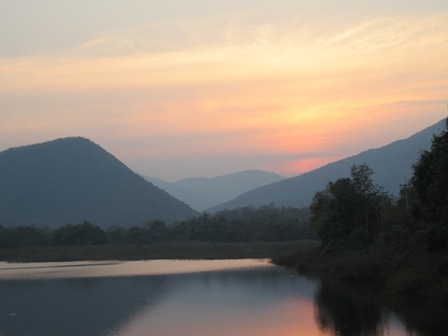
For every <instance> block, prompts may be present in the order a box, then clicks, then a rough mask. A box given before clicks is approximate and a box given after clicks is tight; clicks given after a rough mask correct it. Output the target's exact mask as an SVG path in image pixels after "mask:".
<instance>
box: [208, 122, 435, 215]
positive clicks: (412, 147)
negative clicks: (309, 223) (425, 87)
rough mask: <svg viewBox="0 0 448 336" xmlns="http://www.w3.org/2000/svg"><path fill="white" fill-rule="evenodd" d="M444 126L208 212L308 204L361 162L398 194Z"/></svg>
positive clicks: (432, 128)
mask: <svg viewBox="0 0 448 336" xmlns="http://www.w3.org/2000/svg"><path fill="white" fill-rule="evenodd" d="M443 126H444V121H440V122H439V123H437V124H435V125H433V126H431V127H428V128H426V129H424V130H423V131H421V132H419V133H417V134H415V135H413V136H411V137H409V138H407V139H405V140H399V141H396V142H393V143H391V144H389V145H387V146H384V147H381V148H378V149H370V150H367V151H365V152H362V153H360V154H358V155H355V156H352V157H349V158H346V159H343V160H340V161H337V162H334V163H330V164H328V165H326V166H324V167H321V168H318V169H315V170H313V171H310V172H308V173H305V174H302V175H299V176H296V177H292V178H289V179H285V180H283V181H280V182H277V183H273V184H269V185H267V186H264V187H260V188H256V189H254V190H251V191H249V192H247V193H245V194H242V195H240V196H238V197H237V198H235V199H233V200H231V201H229V202H226V203H223V204H220V205H218V206H216V207H213V208H210V209H208V210H207V211H208V212H215V211H219V210H223V209H231V208H238V207H243V206H261V205H265V204H271V203H273V204H275V205H278V206H294V207H307V206H309V205H310V204H311V201H312V199H313V196H314V194H315V193H316V192H317V191H320V190H322V189H324V188H325V187H326V185H327V183H328V182H329V181H335V180H337V179H339V178H342V177H348V176H350V168H351V167H352V166H353V165H357V164H362V163H367V164H368V165H369V166H370V167H371V168H373V170H374V172H375V173H374V176H373V180H374V181H375V182H376V183H379V184H380V185H382V186H383V187H384V188H385V190H386V191H389V192H390V193H392V194H398V192H399V190H400V184H403V183H405V182H406V181H407V180H408V179H409V178H410V177H411V176H412V173H413V171H412V166H413V164H414V163H415V162H416V161H417V159H418V158H419V156H420V153H421V152H422V151H423V150H427V149H429V148H430V146H431V139H432V137H433V135H434V134H437V133H439V132H440V131H441V130H442V129H443Z"/></svg>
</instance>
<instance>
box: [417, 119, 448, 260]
mask: <svg viewBox="0 0 448 336" xmlns="http://www.w3.org/2000/svg"><path fill="white" fill-rule="evenodd" d="M411 183H412V185H413V187H414V188H415V190H416V192H417V202H416V203H414V211H413V213H414V215H415V216H416V217H417V218H418V219H420V220H422V221H423V222H424V228H423V231H422V232H423V233H424V236H425V243H426V247H427V249H428V250H430V251H442V250H445V251H446V250H447V246H448V118H447V119H446V121H445V127H444V130H442V132H441V133H440V134H438V135H435V136H434V137H433V139H432V143H431V148H430V150H429V151H425V152H423V153H422V155H421V156H420V158H419V160H418V161H417V163H416V164H415V165H414V176H413V177H412V180H411Z"/></svg>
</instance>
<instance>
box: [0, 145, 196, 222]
mask: <svg viewBox="0 0 448 336" xmlns="http://www.w3.org/2000/svg"><path fill="white" fill-rule="evenodd" d="M195 214H196V212H195V211H194V210H193V209H191V208H190V207H189V206H187V205H186V204H184V203H182V202H181V201H179V200H177V199H175V198H174V197H172V196H171V195H169V194H168V193H166V192H165V191H163V190H161V189H159V188H157V187H155V186H154V185H152V184H151V183H149V182H147V181H145V180H144V179H143V178H142V177H141V176H139V175H137V174H136V173H134V172H132V171H131V170H130V169H129V168H128V167H126V166H125V165H124V164H123V163H121V162H120V161H119V160H117V159H116V158H115V157H114V156H112V155H111V154H109V153H108V152H106V151H105V150H104V149H102V148H101V147H100V146H98V145H96V144H94V143H93V142H92V141H90V140H88V139H84V138H80V137H73V138H64V139H58V140H54V141H50V142H45V143H41V144H36V145H31V146H24V147H19V148H12V149H9V150H6V151H4V152H1V153H0V223H3V224H4V225H44V226H49V227H54V226H60V225H64V224H68V223H72V224H77V223H81V222H83V221H90V222H92V223H94V224H98V225H100V226H103V227H105V226H112V225H120V226H123V227H129V226H132V225H141V224H143V223H144V222H145V221H147V220H151V219H163V220H166V221H168V222H170V221H174V220H178V219H183V218H185V217H188V216H193V215H195Z"/></svg>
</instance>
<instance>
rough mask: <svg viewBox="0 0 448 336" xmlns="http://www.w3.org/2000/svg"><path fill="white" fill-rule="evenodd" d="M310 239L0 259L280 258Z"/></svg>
mask: <svg viewBox="0 0 448 336" xmlns="http://www.w3.org/2000/svg"><path fill="white" fill-rule="evenodd" d="M316 246H318V243H317V242H316V241H313V240H299V241H290V242H274V243H206V242H163V243H154V244H149V245H98V246H45V247H23V248H10V249H0V260H1V261H8V262H51V261H80V260H84V261H85V260H150V259H209V260H210V259H249V258H250V259H252V258H266V259H272V258H281V257H282V256H286V255H289V254H290V253H300V251H306V250H309V249H314V248H315V247H316Z"/></svg>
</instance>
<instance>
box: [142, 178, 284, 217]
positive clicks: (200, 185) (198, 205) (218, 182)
mask: <svg viewBox="0 0 448 336" xmlns="http://www.w3.org/2000/svg"><path fill="white" fill-rule="evenodd" d="M146 179H147V180H148V181H150V182H151V183H153V184H154V185H156V186H158V187H159V188H162V189H164V190H166V191H167V192H168V193H169V194H171V195H173V196H174V197H176V198H178V199H180V200H182V201H183V202H185V203H187V204H189V205H190V206H191V207H192V208H194V209H196V210H199V211H203V210H205V209H208V208H210V207H213V206H215V205H218V204H220V203H223V202H227V201H229V200H231V199H232V198H235V197H237V196H239V195H241V194H242V193H245V192H247V191H249V190H252V189H254V188H257V187H261V186H264V185H267V184H270V183H274V182H278V181H281V180H283V179H284V177H283V176H280V175H277V174H274V173H270V172H265V171H261V170H247V171H242V172H238V173H233V174H228V175H223V176H218V177H212V178H205V177H199V178H187V179H183V180H180V181H176V182H172V183H170V182H166V181H163V180H160V179H156V178H151V177H146Z"/></svg>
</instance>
